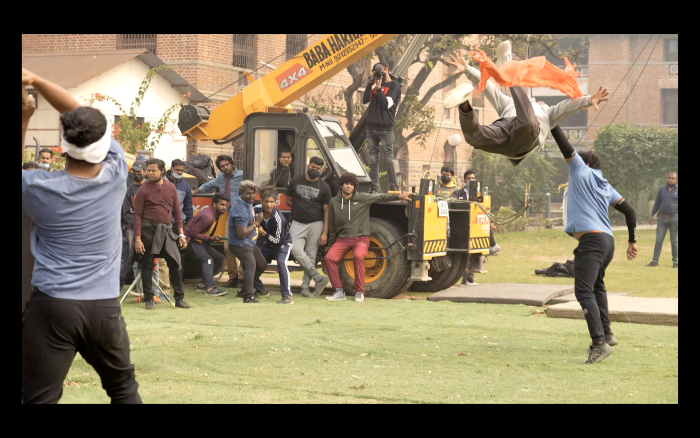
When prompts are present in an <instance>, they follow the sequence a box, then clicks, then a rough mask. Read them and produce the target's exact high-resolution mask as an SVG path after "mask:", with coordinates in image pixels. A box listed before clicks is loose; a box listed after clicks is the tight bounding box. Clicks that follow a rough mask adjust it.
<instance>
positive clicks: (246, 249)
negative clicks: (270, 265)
mask: <svg viewBox="0 0 700 438" xmlns="http://www.w3.org/2000/svg"><path fill="white" fill-rule="evenodd" d="M228 249H229V250H230V251H231V252H232V253H233V255H235V256H236V258H237V259H238V260H239V261H240V262H241V266H243V287H242V288H241V295H243V297H244V298H248V297H253V296H254V294H255V288H254V286H253V284H254V283H255V282H256V281H259V280H260V275H262V273H263V272H265V269H267V260H265V257H264V256H263V255H262V252H260V248H258V247H257V245H241V246H234V245H229V246H228Z"/></svg>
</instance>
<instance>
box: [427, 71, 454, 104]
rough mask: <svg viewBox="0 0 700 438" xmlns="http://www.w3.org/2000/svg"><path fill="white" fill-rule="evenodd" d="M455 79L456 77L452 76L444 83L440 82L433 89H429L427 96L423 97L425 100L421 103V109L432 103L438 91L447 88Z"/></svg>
mask: <svg viewBox="0 0 700 438" xmlns="http://www.w3.org/2000/svg"><path fill="white" fill-rule="evenodd" d="M453 78H454V76H450V77H448V78H447V79H445V80H444V81H442V82H439V83H437V84H435V85H433V86H432V87H430V88H428V91H426V92H425V95H424V96H423V98H422V99H421V101H420V104H421V107H424V106H426V105H427V104H428V102H430V99H431V98H432V97H433V94H435V93H436V92H437V91H438V90H441V89H443V88H445V87H446V86H447V85H448V84H449V83H450V81H451V80H452V79H453Z"/></svg>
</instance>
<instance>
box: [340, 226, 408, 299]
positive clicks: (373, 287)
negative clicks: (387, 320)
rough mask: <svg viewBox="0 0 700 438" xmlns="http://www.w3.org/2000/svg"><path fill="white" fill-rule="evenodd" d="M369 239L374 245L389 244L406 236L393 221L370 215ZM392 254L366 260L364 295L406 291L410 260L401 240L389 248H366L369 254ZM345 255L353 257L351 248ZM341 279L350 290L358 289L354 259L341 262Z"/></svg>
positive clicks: (373, 255)
mask: <svg viewBox="0 0 700 438" xmlns="http://www.w3.org/2000/svg"><path fill="white" fill-rule="evenodd" d="M370 230H371V231H370V236H369V238H370V242H369V246H370V248H372V247H387V246H389V245H391V244H392V243H394V242H396V240H397V239H398V238H399V237H401V236H403V235H404V234H405V233H401V232H400V231H399V230H398V229H397V228H396V227H395V226H394V225H392V224H391V223H390V222H388V221H385V220H383V219H379V218H370ZM373 257H389V258H386V259H378V260H366V261H365V296H366V297H368V298H393V297H395V296H396V295H399V294H400V293H402V292H405V291H406V289H408V287H409V285H410V284H411V280H410V276H409V273H410V264H409V263H408V260H407V259H406V254H405V253H404V252H403V251H401V247H400V246H399V244H396V245H394V246H392V247H391V248H389V249H388V250H386V249H385V250H373V249H370V250H369V251H368V252H367V256H366V258H368V259H369V258H373ZM344 258H345V259H351V258H352V252H348V253H347V254H345V257H344ZM338 272H339V274H340V280H341V281H342V282H343V289H344V290H345V293H347V294H353V295H354V293H355V286H354V285H355V270H354V266H353V262H352V260H349V261H341V262H340V263H338Z"/></svg>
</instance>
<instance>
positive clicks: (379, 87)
mask: <svg viewBox="0 0 700 438" xmlns="http://www.w3.org/2000/svg"><path fill="white" fill-rule="evenodd" d="M372 72H373V73H374V72H377V73H380V74H381V75H382V79H376V80H375V79H374V76H370V78H369V83H368V84H367V86H366V87H365V94H364V95H363V97H362V103H365V104H366V103H369V107H367V112H368V116H367V145H368V146H369V177H370V179H371V180H372V187H371V189H370V193H377V192H379V169H378V166H379V144H380V143H381V152H382V153H383V154H384V163H385V166H386V170H387V173H388V174H389V175H388V176H389V190H398V188H397V186H396V173H395V172H394V148H393V144H394V117H395V116H396V107H397V106H398V104H399V100H400V99H401V85H399V83H398V82H396V81H392V80H391V77H390V76H389V71H388V70H387V68H386V67H384V66H383V65H382V64H379V63H377V64H374V67H372Z"/></svg>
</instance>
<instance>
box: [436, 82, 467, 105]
mask: <svg viewBox="0 0 700 438" xmlns="http://www.w3.org/2000/svg"><path fill="white" fill-rule="evenodd" d="M472 91H474V87H473V86H472V84H469V83H464V84H462V85H458V86H457V87H455V88H453V89H452V90H450V91H449V92H448V93H447V94H446V95H445V98H444V99H443V101H442V106H444V107H445V109H450V108H454V107H456V106H460V105H461V104H463V103H464V102H466V101H467V98H468V97H469V95H470V94H472Z"/></svg>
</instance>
